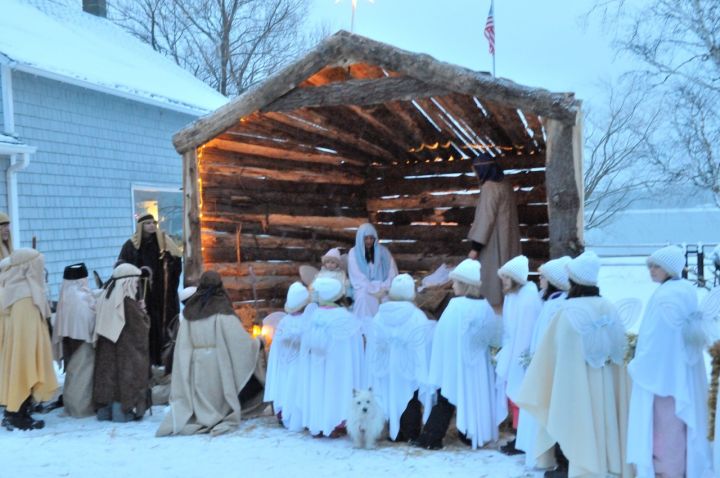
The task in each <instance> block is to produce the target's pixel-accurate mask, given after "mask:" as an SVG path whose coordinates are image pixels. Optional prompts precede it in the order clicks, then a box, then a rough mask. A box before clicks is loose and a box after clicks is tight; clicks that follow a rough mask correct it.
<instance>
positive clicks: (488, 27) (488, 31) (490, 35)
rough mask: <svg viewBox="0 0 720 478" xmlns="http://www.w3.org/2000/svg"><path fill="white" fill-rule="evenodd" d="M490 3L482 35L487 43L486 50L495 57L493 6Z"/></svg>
mask: <svg viewBox="0 0 720 478" xmlns="http://www.w3.org/2000/svg"><path fill="white" fill-rule="evenodd" d="M494 3H495V2H490V11H489V12H488V17H487V21H486V22H485V31H484V32H483V34H484V35H485V38H487V41H488V50H489V51H490V54H491V55H493V56H495V19H494V18H493V4H494Z"/></svg>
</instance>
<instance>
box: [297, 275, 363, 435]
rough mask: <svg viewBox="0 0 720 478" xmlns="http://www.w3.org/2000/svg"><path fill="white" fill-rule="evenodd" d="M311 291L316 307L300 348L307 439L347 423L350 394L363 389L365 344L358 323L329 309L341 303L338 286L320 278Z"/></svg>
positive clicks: (339, 310)
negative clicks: (316, 303) (316, 299)
mask: <svg viewBox="0 0 720 478" xmlns="http://www.w3.org/2000/svg"><path fill="white" fill-rule="evenodd" d="M314 287H315V290H316V291H317V293H318V298H319V300H320V305H319V307H318V308H317V309H316V310H315V311H314V312H313V313H312V315H311V316H310V317H309V324H308V325H307V329H306V331H305V333H304V335H303V339H302V342H301V345H300V363H299V367H300V380H301V385H300V391H299V399H300V409H301V412H300V413H301V417H302V419H301V422H302V426H303V427H305V428H307V429H308V430H309V431H310V433H311V434H313V435H318V434H320V433H323V434H324V435H325V436H329V435H330V434H331V433H332V432H333V431H334V430H335V428H336V427H338V426H342V425H343V422H345V421H346V420H347V418H348V413H349V407H350V403H351V400H352V393H353V389H354V388H355V389H357V388H360V387H361V386H362V382H363V380H362V378H363V373H364V369H363V367H364V363H363V362H364V351H363V339H362V335H361V334H360V323H359V322H358V321H357V320H356V319H355V317H354V316H353V315H352V314H351V313H350V312H349V311H348V310H347V309H346V308H344V307H340V306H338V305H336V304H334V303H333V302H334V301H336V300H338V299H339V298H340V297H342V284H341V283H340V282H339V281H337V280H335V279H332V278H319V279H317V280H316V281H315V284H314Z"/></svg>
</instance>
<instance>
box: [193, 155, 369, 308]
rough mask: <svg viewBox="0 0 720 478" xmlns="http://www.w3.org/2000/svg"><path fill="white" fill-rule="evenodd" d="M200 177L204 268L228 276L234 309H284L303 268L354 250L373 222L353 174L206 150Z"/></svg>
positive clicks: (358, 177)
mask: <svg viewBox="0 0 720 478" xmlns="http://www.w3.org/2000/svg"><path fill="white" fill-rule="evenodd" d="M199 173H200V177H201V179H202V210H203V214H202V220H201V227H202V250H203V263H204V267H205V268H206V269H209V270H216V271H218V272H220V273H221V274H222V275H223V282H224V284H225V287H226V289H227V290H228V293H229V294H230V297H231V299H232V300H233V302H242V301H251V300H258V301H259V302H258V304H259V306H260V307H262V308H271V309H275V308H280V307H282V304H283V303H284V299H285V295H286V292H287V288H288V287H289V286H290V284H291V283H292V282H294V281H296V280H298V268H299V266H300V265H302V264H313V265H317V264H319V262H320V258H321V256H322V255H323V254H324V253H325V252H327V250H328V249H330V248H332V247H345V248H347V247H349V246H351V245H352V244H353V241H354V237H355V233H354V230H353V229H354V228H356V227H357V226H358V225H359V224H362V223H363V222H366V220H367V212H366V206H365V205H366V192H365V188H364V185H363V183H364V181H365V179H364V177H363V176H361V175H359V174H358V171H357V170H354V169H352V168H343V167H342V166H337V165H327V164H323V163H318V162H309V163H306V162H301V161H294V160H288V159H278V158H263V159H262V161H258V158H257V156H255V155H252V154H248V153H238V152H235V151H227V150H222V149H217V148H213V147H206V148H204V149H203V151H202V155H201V158H200V165H199Z"/></svg>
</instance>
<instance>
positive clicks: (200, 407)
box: [156, 314, 265, 436]
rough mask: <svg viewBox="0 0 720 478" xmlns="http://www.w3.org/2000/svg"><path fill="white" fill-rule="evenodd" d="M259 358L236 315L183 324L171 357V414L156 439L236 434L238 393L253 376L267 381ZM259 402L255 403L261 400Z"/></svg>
mask: <svg viewBox="0 0 720 478" xmlns="http://www.w3.org/2000/svg"><path fill="white" fill-rule="evenodd" d="M261 355H262V354H261V351H260V342H259V341H258V340H255V339H253V338H252V337H250V335H249V334H248V333H247V332H246V331H245V329H244V328H243V326H242V323H241V322H240V320H239V319H238V318H237V317H236V316H234V315H224V314H215V315H212V316H210V317H208V318H205V319H198V320H192V321H189V320H182V321H181V322H180V328H179V330H178V336H177V342H176V343H175V354H174V358H173V373H172V385H171V392H170V411H169V412H168V414H167V415H165V419H164V420H163V422H162V423H161V424H160V428H158V431H157V433H156V435H157V436H166V435H192V434H195V433H210V434H212V435H219V434H221V433H225V432H228V431H232V430H234V429H235V428H236V427H237V426H238V424H239V423H240V416H241V410H240V401H239V399H238V394H239V393H240V391H241V390H242V389H243V387H244V386H245V384H246V383H247V382H248V380H250V377H252V375H253V374H254V375H255V376H256V378H257V379H258V380H259V381H260V383H262V384H264V383H265V370H264V368H263V367H262V365H261V364H264V361H263V360H262V357H261ZM260 398H262V393H261V394H260ZM259 402H260V403H257V404H255V405H256V406H257V405H260V404H261V403H262V399H260V400H259ZM244 411H246V410H244Z"/></svg>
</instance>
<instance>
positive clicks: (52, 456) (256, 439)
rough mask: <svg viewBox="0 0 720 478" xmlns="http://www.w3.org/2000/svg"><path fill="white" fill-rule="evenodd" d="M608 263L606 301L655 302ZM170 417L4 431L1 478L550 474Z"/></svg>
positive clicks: (644, 278)
mask: <svg viewBox="0 0 720 478" xmlns="http://www.w3.org/2000/svg"><path fill="white" fill-rule="evenodd" d="M603 262H604V263H605V264H606V265H605V266H604V267H603V268H602V269H601V278H600V288H601V291H602V293H603V295H604V296H606V297H608V298H609V299H611V300H613V301H615V300H618V299H622V298H625V297H637V298H640V299H642V300H643V302H645V301H647V299H648V298H649V296H650V294H651V293H652V291H653V290H654V289H655V286H654V285H653V284H652V283H651V282H650V280H649V277H648V273H647V268H646V267H645V265H644V261H642V260H629V259H626V258H624V259H623V260H622V261H613V260H604V261H603ZM613 262H614V263H616V264H617V263H618V262H619V263H620V264H619V265H611V264H612V263H613ZM61 379H62V377H61ZM163 415H164V410H163V408H162V407H154V409H153V415H152V416H146V417H145V419H144V420H143V421H141V422H137V423H129V424H112V423H108V422H98V421H96V420H95V419H94V418H86V419H72V418H68V417H65V416H63V415H62V410H56V411H54V412H52V413H50V414H48V415H46V416H44V417H43V418H44V419H45V420H46V427H45V428H44V429H43V430H37V431H32V432H19V431H15V432H7V431H5V430H4V429H3V430H0V477H22V478H25V477H28V478H30V477H43V478H46V477H73V478H74V477H93V478H96V477H115V476H118V477H119V476H122V477H132V478H143V477H152V478H162V477H170V476H172V477H176V476H182V477H194V476H244V477H254V476H262V477H267V478H270V477H283V478H287V477H288V475H294V477H293V478H295V477H305V476H312V477H326V476H328V477H329V476H333V477H340V476H342V477H353V476H357V477H369V476H372V477H375V476H393V477H396V476H411V475H412V476H418V477H423V476H427V477H437V476H448V477H451V476H462V477H537V476H541V473H538V472H528V471H527V470H525V469H524V467H523V457H522V456H516V457H507V456H504V455H502V454H500V453H499V452H497V451H496V448H497V446H498V444H491V445H490V446H488V447H487V448H486V449H481V450H477V451H472V450H470V449H469V448H467V447H465V446H464V445H462V444H461V443H459V442H458V441H457V440H456V439H455V438H454V437H449V439H446V448H445V449H444V450H441V451H426V450H419V449H416V448H412V447H409V446H408V445H403V444H392V443H390V442H382V443H381V444H380V447H379V448H378V449H377V450H356V449H353V448H352V446H351V443H350V440H349V439H348V438H347V437H345V438H341V439H337V440H330V439H314V438H312V437H310V436H309V435H307V434H297V433H290V432H287V431H286V430H284V429H282V428H280V427H279V426H278V425H277V422H276V421H275V420H274V418H273V417H261V418H255V419H251V420H246V421H244V422H243V423H242V425H241V427H240V429H239V430H238V431H236V432H235V433H232V434H229V435H226V436H220V437H215V438H212V437H209V436H191V437H169V438H155V430H156V429H157V427H158V425H159V423H160V421H161V420H162V416H163Z"/></svg>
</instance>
